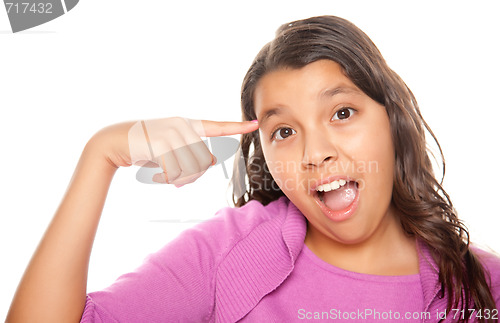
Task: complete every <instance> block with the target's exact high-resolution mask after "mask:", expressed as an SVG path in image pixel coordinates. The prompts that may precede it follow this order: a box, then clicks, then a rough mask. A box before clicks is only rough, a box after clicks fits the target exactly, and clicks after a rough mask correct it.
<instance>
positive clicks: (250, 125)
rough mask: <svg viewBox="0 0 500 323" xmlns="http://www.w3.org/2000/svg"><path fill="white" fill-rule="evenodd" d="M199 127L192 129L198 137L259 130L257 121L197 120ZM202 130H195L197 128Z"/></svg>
mask: <svg viewBox="0 0 500 323" xmlns="http://www.w3.org/2000/svg"><path fill="white" fill-rule="evenodd" d="M199 121H200V124H199V127H196V126H195V127H194V128H195V131H196V132H197V133H198V135H200V136H203V137H219V136H231V135H239V134H243V133H248V132H252V131H255V130H257V129H259V124H258V122H257V120H254V121H242V122H236V121H211V120H199ZM200 127H201V128H202V129H197V128H200Z"/></svg>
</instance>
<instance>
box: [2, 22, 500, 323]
mask: <svg viewBox="0 0 500 323" xmlns="http://www.w3.org/2000/svg"><path fill="white" fill-rule="evenodd" d="M241 99H242V109H243V119H244V120H245V121H243V122H241V123H238V122H226V123H224V122H213V121H195V120H187V119H183V118H168V119H159V120H146V121H139V122H127V123H121V124H117V125H113V126H110V127H107V128H104V129H103V130H101V131H99V132H98V133H97V134H95V135H94V136H93V137H92V138H91V139H90V140H89V142H88V144H87V145H86V147H85V148H84V150H83V153H82V156H81V158H80V161H79V164H78V166H77V168H76V170H75V174H74V176H73V179H72V181H71V183H70V186H69V188H68V190H67V192H66V196H65V197H64V199H63V201H62V203H61V205H60V207H59V209H58V211H57V213H56V215H55V216H54V219H53V221H52V223H51V224H50V226H49V228H48V230H47V232H46V234H45V236H44V238H43V240H42V242H41V244H40V246H39V248H38V250H37V251H36V253H35V255H34V257H33V259H32V261H31V263H30V264H29V266H28V268H27V271H26V273H25V275H24V277H23V279H22V281H21V283H20V286H19V288H18V291H17V293H16V296H15V298H14V300H13V303H12V306H11V310H10V312H9V316H8V318H7V321H8V322H31V321H36V322H45V321H47V322H70V321H79V320H81V321H82V322H164V321H167V322H171V321H174V322H192V321H195V322H196V321H217V322H218V321H220V322H236V321H246V322H267V321H271V322H290V321H296V320H305V319H314V320H330V319H342V320H352V321H362V320H366V321H393V320H403V319H404V320H410V321H419V322H437V321H446V322H456V321H460V322H462V321H497V320H498V306H499V304H500V261H499V259H498V258H496V257H494V256H493V255H491V254H488V253H486V252H484V251H481V250H479V249H476V248H472V247H471V246H469V236H468V232H467V230H466V229H465V227H464V226H463V225H462V223H461V222H460V220H459V219H458V218H457V216H456V212H455V210H454V208H453V205H452V203H451V201H450V199H449V196H448V195H447V194H446V192H445V191H444V190H443V188H442V187H441V185H440V183H439V182H438V181H437V180H436V179H435V177H434V175H433V172H432V166H431V162H430V159H429V156H428V153H427V151H426V142H425V137H424V132H425V130H427V131H428V132H429V133H430V135H431V136H432V137H433V139H434V140H435V137H434V135H433V133H432V131H431V130H430V129H429V127H428V126H427V124H426V123H425V121H424V120H423V118H422V116H421V114H420V111H419V108H418V105H417V103H416V100H415V98H414V97H413V94H412V93H411V91H410V90H409V89H408V88H407V86H406V85H405V83H404V82H403V81H402V80H401V79H400V78H399V77H398V76H397V74H396V73H394V72H393V71H392V70H391V69H390V68H389V67H388V66H387V64H386V63H385V61H384V59H383V58H382V56H381V54H380V53H379V51H378V50H377V48H376V47H375V45H374V44H373V43H372V42H371V41H370V39H369V38H368V37H367V36H366V35H365V34H364V33H363V32H362V31H360V30H359V29H358V28H356V27H355V26H354V25H353V24H351V23H350V22H348V21H346V20H343V19H341V18H337V17H331V16H325V17H315V18H310V19H306V20H301V21H295V22H292V23H289V24H285V25H283V26H282V27H281V28H280V29H279V30H278V32H277V34H276V38H275V39H274V40H273V41H272V42H270V43H269V44H267V45H266V46H265V47H264V48H263V49H262V50H261V52H260V53H259V54H258V55H257V57H256V59H255V61H254V62H253V64H252V66H251V67H250V69H249V71H248V73H247V75H246V77H245V79H244V82H243V86H242V95H241ZM257 120H258V121H257ZM257 129H258V130H257ZM239 133H241V134H243V135H242V139H241V152H242V158H243V162H244V165H245V170H244V172H245V175H246V176H245V178H243V179H242V178H241V177H240V176H235V193H234V198H235V204H236V206H237V208H225V209H222V210H221V211H220V212H219V214H218V216H217V217H215V218H214V219H213V220H210V221H207V222H205V223H202V224H200V225H198V226H196V227H194V228H193V229H190V230H187V231H186V232H184V233H183V234H182V235H181V236H179V237H178V238H177V239H176V240H174V241H173V242H171V243H170V244H168V245H167V246H165V247H164V248H163V249H162V250H160V251H159V252H157V253H155V254H153V255H151V256H150V257H149V258H148V259H147V260H146V261H145V263H144V264H143V265H142V266H141V267H140V268H138V269H137V270H136V271H134V272H132V273H129V274H126V275H124V276H122V277H120V278H119V279H118V280H117V281H116V282H115V283H114V284H113V285H112V286H110V287H109V288H107V289H105V290H103V291H99V292H94V293H90V294H88V295H86V276H87V266H88V261H89V256H90V250H91V247H92V242H93V239H94V235H95V231H96V228H97V225H98V222H99V218H100V215H101V212H102V208H103V205H104V201H105V198H106V193H107V190H108V188H109V185H110V182H111V180H112V177H113V175H114V173H115V171H116V170H117V169H118V168H119V167H126V166H130V165H132V164H135V165H142V166H152V165H154V166H156V165H159V166H160V167H162V169H163V173H160V174H156V175H155V176H154V177H153V180H154V181H157V182H164V183H170V184H174V185H177V186H180V185H184V184H187V183H190V182H193V181H194V180H196V178H198V177H199V176H201V174H203V172H204V171H205V170H206V169H207V168H208V167H210V165H212V164H214V162H215V159H214V158H213V156H212V154H211V153H210V152H209V151H208V149H207V147H206V146H205V145H204V144H203V142H202V141H201V139H200V137H202V136H224V135H230V134H239ZM241 185H243V186H241ZM241 187H243V191H242V190H241Z"/></svg>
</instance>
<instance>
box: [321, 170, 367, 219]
mask: <svg viewBox="0 0 500 323" xmlns="http://www.w3.org/2000/svg"><path fill="white" fill-rule="evenodd" d="M339 179H342V178H339ZM333 180H336V179H333ZM324 183H328V182H324ZM321 184H322V183H320V184H318V185H317V186H319V185H321ZM313 197H314V201H315V202H316V204H318V206H319V208H320V209H321V211H322V212H323V214H324V215H325V216H326V217H327V218H329V219H330V220H332V221H334V222H340V221H344V220H347V219H349V218H350V217H351V216H352V215H353V214H354V212H355V211H356V209H357V207H358V202H359V190H358V189H356V197H355V198H354V200H353V201H352V203H351V204H349V205H348V206H347V207H346V208H344V209H342V210H338V211H334V210H332V209H330V208H329V207H327V206H326V205H325V203H323V202H322V201H321V200H320V198H319V195H318V192H316V191H314V194H313Z"/></svg>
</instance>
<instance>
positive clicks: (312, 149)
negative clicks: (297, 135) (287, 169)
mask: <svg viewBox="0 0 500 323" xmlns="http://www.w3.org/2000/svg"><path fill="white" fill-rule="evenodd" d="M337 158H338V150H337V145H336V143H335V142H334V140H333V139H332V138H329V137H328V136H327V135H325V132H322V131H319V130H316V131H313V132H310V133H309V134H308V135H307V136H306V137H305V139H304V155H303V157H302V165H303V166H304V167H306V168H308V167H309V168H310V167H321V166H323V165H325V164H328V163H331V162H333V161H336V160H337Z"/></svg>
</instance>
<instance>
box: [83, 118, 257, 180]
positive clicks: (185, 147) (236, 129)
mask: <svg viewBox="0 0 500 323" xmlns="http://www.w3.org/2000/svg"><path fill="white" fill-rule="evenodd" d="M257 129H258V124H257V122H255V121H254V122H252V121H245V122H218V121H208V120H193V119H186V118H180V117H172V118H164V119H153V120H141V121H134V122H125V123H120V124H115V125H112V126H109V127H106V128H104V129H102V130H101V131H99V132H98V133H97V134H96V135H95V136H94V137H93V138H92V139H91V141H93V142H94V143H95V144H96V145H97V146H99V149H100V151H101V152H102V153H103V154H104V156H105V158H106V159H107V160H108V162H110V163H111V164H112V165H113V166H114V167H117V168H118V167H120V166H125V167H127V166H130V165H137V166H143V167H161V168H162V169H163V173H159V174H155V175H154V176H153V178H152V180H153V181H154V182H158V183H169V184H174V185H176V186H182V185H184V184H188V183H191V182H194V181H195V180H196V179H198V178H199V177H200V176H201V175H203V173H204V172H205V171H206V170H207V169H208V168H209V167H210V166H211V165H214V164H215V162H216V160H215V156H213V155H212V153H211V152H210V151H209V149H208V147H207V146H206V145H205V143H204V142H203V140H202V139H201V137H218V136H228V135H236V134H243V133H247V132H252V131H255V130H257Z"/></svg>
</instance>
